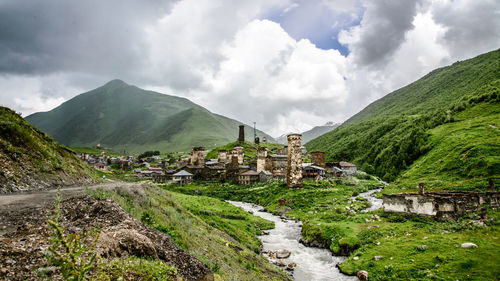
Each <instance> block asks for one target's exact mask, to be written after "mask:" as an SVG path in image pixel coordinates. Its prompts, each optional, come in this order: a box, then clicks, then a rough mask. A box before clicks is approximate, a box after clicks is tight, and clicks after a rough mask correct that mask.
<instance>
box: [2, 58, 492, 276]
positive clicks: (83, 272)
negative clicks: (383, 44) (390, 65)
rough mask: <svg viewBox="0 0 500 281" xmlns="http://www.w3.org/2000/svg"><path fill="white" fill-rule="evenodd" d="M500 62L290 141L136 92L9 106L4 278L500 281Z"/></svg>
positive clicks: (413, 89)
mask: <svg viewBox="0 0 500 281" xmlns="http://www.w3.org/2000/svg"><path fill="white" fill-rule="evenodd" d="M499 58H500V50H496V51H492V52H489V53H486V54H483V55H480V56H478V57H476V58H472V59H469V60H465V61H461V62H456V63H454V64H452V65H450V66H447V67H444V68H440V69H437V70H434V71H432V72H430V73H429V74H427V75H425V76H424V77H423V78H421V79H420V80H418V81H416V82H414V83H412V84H410V85H408V86H406V87H403V88H401V89H399V90H396V91H394V92H392V93H390V94H388V95H387V96H385V97H383V98H381V99H379V100H377V101H375V102H374V103H372V104H371V105H369V106H367V107H366V108H365V109H364V110H362V111H361V112H359V113H358V114H356V115H354V116H353V117H352V118H350V119H349V120H347V121H346V122H344V123H343V124H342V125H340V126H338V127H337V125H333V124H327V125H326V126H318V127H315V129H313V130H311V131H309V132H308V134H310V135H314V137H315V138H314V139H311V140H310V141H309V139H305V138H304V136H303V135H301V134H289V135H287V136H286V138H287V141H286V144H287V145H284V144H279V143H275V140H274V139H273V138H272V137H270V136H269V135H268V134H266V133H264V132H262V131H258V130H255V131H254V130H253V128H251V127H249V126H248V125H245V124H241V123H240V122H238V121H236V120H233V119H229V118H226V117H224V116H221V115H217V114H215V113H212V112H210V111H208V110H206V109H205V108H203V107H201V106H199V105H196V104H194V103H192V102H191V101H189V100H187V99H185V98H179V97H176V96H169V95H163V94H160V93H156V92H151V91H145V90H142V89H140V88H137V87H135V86H131V85H128V84H126V83H125V82H123V81H121V80H113V81H111V82H109V83H107V84H105V85H104V86H102V87H99V88H97V89H94V90H92V91H89V92H86V93H83V94H81V95H78V96H76V97H74V98H73V99H70V100H68V101H66V102H65V103H63V104H62V105H60V106H58V107H57V108H55V109H53V110H51V111H49V112H39V113H35V114H33V115H30V116H28V117H26V120H27V121H26V120H25V119H23V118H22V117H21V116H20V115H19V114H17V113H16V112H14V111H12V110H10V109H8V108H5V107H1V108H0V113H1V119H0V143H1V145H2V146H1V147H0V163H1V167H0V168H1V169H0V184H1V188H0V193H2V194H1V195H0V234H1V236H0V241H1V242H2V243H1V246H0V264H1V265H2V266H1V267H0V278H2V279H5V280H40V279H42V280H43V279H45V280H72V279H71V278H73V277H74V278H77V279H76V280H90V279H94V280H181V278H182V280H206V281H211V280H356V279H358V280H497V279H499V278H500V270H499V269H498V266H497V265H498V264H499V263H500V254H499V253H500V252H499V251H498V249H499V248H500V240H499V233H500V209H499V200H498V198H499V192H498V185H499V183H500V131H499V127H500V104H499V101H500V95H499V89H500V84H499V83H500V65H499V62H500V60H499ZM28 121H29V123H28ZM35 126H36V127H35ZM324 127H327V128H324ZM254 134H255V136H257V137H258V139H257V138H254ZM304 135H306V134H305V133H304ZM306 142H307V143H306ZM303 144H304V145H303ZM401 202H403V203H401ZM240 207H241V208H240ZM443 214H444V215H443ZM75 276H79V277H75ZM78 278H80V279H78Z"/></svg>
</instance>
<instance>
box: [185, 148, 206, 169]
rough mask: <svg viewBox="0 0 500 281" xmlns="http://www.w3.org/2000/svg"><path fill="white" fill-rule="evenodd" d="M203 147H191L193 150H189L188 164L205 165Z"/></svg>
mask: <svg viewBox="0 0 500 281" xmlns="http://www.w3.org/2000/svg"><path fill="white" fill-rule="evenodd" d="M205 156H206V154H205V148H203V147H202V146H195V147H193V151H192V152H191V157H190V159H189V160H190V164H191V165H193V166H203V165H205Z"/></svg>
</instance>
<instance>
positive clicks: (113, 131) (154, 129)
mask: <svg viewBox="0 0 500 281" xmlns="http://www.w3.org/2000/svg"><path fill="white" fill-rule="evenodd" d="M26 120H28V121H29V122H31V123H32V124H33V125H35V126H37V127H38V128H40V129H42V130H44V131H45V132H47V133H48V134H49V135H51V136H53V137H54V139H55V140H57V141H58V142H60V143H62V144H65V145H68V146H73V147H85V146H95V145H96V144H98V143H100V144H101V146H105V147H110V148H113V149H114V150H116V151H123V150H125V151H127V152H128V153H138V152H142V151H144V150H151V149H154V150H160V151H164V152H169V151H188V150H190V149H191V147H193V146H198V145H201V146H207V147H214V146H216V145H217V144H223V143H227V142H229V141H234V140H236V138H237V137H238V126H239V125H240V124H241V123H240V122H238V121H236V120H233V119H229V118H226V117H223V116H220V115H217V114H213V113H211V112H210V111H208V110H206V109H204V108H203V107H201V106H199V105H196V104H194V103H192V102H191V101H189V100H188V99H185V98H180V97H175V96H169V95H164V94H160V93H156V92H152V91H145V90H142V89H140V88H137V87H135V86H130V85H128V84H126V83H125V82H123V81H120V80H113V81H111V82H109V83H107V84H106V85H104V86H102V87H99V88H97V89H95V90H92V91H90V92H87V93H83V94H81V95H79V96H77V97H75V98H73V99H71V100H69V101H67V102H65V103H63V104H62V105H60V106H59V107H57V108H55V109H53V110H51V111H49V112H39V113H35V114H32V115H30V116H28V117H26ZM245 133H246V136H247V138H248V139H249V140H250V139H251V138H253V129H252V128H251V127H249V126H245ZM259 135H261V136H266V138H268V139H272V138H271V137H270V136H268V135H267V134H265V133H262V132H260V131H259Z"/></svg>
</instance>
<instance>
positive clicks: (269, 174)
mask: <svg viewBox="0 0 500 281" xmlns="http://www.w3.org/2000/svg"><path fill="white" fill-rule="evenodd" d="M260 174H264V175H268V176H272V175H273V173H271V172H269V171H266V170H263V171H260V173H259V175H260Z"/></svg>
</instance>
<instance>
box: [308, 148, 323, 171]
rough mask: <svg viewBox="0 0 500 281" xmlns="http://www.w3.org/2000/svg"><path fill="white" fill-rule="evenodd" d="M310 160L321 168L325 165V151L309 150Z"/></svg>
mask: <svg viewBox="0 0 500 281" xmlns="http://www.w3.org/2000/svg"><path fill="white" fill-rule="evenodd" d="M311 162H312V163H313V164H314V165H316V166H318V167H321V168H325V167H326V161H325V153H324V152H322V151H313V152H311Z"/></svg>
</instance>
